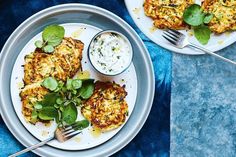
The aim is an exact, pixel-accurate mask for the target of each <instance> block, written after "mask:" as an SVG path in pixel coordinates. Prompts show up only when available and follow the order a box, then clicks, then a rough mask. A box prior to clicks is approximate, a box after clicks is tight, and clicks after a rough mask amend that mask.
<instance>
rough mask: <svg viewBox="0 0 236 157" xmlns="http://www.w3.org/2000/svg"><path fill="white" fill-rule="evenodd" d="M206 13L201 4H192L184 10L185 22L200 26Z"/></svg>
mask: <svg viewBox="0 0 236 157" xmlns="http://www.w3.org/2000/svg"><path fill="white" fill-rule="evenodd" d="M204 16H205V15H204V13H203V12H202V9H201V6H200V5H198V4H192V5H190V6H189V7H188V8H187V9H185V11H184V15H183V18H184V22H186V23H187V24H189V25H191V26H199V25H201V24H202V23H203V20H204Z"/></svg>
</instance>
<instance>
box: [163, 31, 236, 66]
mask: <svg viewBox="0 0 236 157" xmlns="http://www.w3.org/2000/svg"><path fill="white" fill-rule="evenodd" d="M162 36H163V37H164V38H165V39H166V40H168V41H169V42H170V43H171V44H173V45H174V46H175V47H177V48H180V49H182V48H184V47H187V46H188V47H193V48H197V49H199V50H201V51H204V52H205V53H207V54H209V55H212V56H215V57H217V58H219V59H222V60H224V61H226V62H229V63H232V64H234V65H236V62H234V61H232V60H229V59H227V58H225V57H223V56H220V55H218V54H216V53H214V52H212V51H210V50H208V49H205V48H203V47H200V46H198V45H195V44H193V43H191V42H189V41H188V37H187V36H186V35H184V34H183V33H181V32H179V31H176V30H172V29H168V30H166V31H165V32H164V35H162Z"/></svg>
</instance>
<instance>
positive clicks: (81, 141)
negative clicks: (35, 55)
mask: <svg viewBox="0 0 236 157" xmlns="http://www.w3.org/2000/svg"><path fill="white" fill-rule="evenodd" d="M62 26H63V27H64V28H65V36H66V37H72V38H74V39H79V40H81V41H82V42H83V43H84V50H83V59H82V69H83V71H89V73H90V77H91V78H94V79H95V80H100V81H115V82H116V83H118V84H120V85H123V84H125V85H126V91H127V93H128V95H127V97H126V101H127V103H128V106H129V116H130V115H131V113H132V111H133V108H134V105H135V100H136V95H137V76H136V72H135V68H134V65H133V64H131V66H130V67H129V68H128V69H127V70H126V71H125V72H123V73H122V74H120V75H117V76H113V77H108V76H104V75H101V74H100V73H98V72H97V71H96V70H95V69H93V67H92V65H91V64H90V62H89V59H88V56H87V49H88V45H89V43H90V41H91V39H92V38H93V37H94V36H95V35H96V34H97V33H98V32H100V31H101V29H100V28H97V27H94V26H91V25H87V24H82V23H66V24H62ZM41 35H42V32H41V33H39V34H37V35H36V36H34V37H33V38H32V39H31V40H30V41H29V42H28V43H27V44H26V45H25V47H24V48H23V49H22V50H21V52H20V54H19V56H18V58H17V60H16V62H15V65H14V67H13V71H12V76H11V96H12V102H13V106H14V109H15V111H16V114H17V116H18V117H19V119H20V121H21V123H22V124H23V125H24V126H25V127H26V128H27V130H28V131H29V132H30V133H31V134H32V135H33V136H35V137H36V138H38V139H39V140H45V139H47V138H48V137H51V136H53V134H54V130H55V129H56V123H55V122H52V123H51V125H50V126H45V125H44V124H42V123H40V122H38V123H36V125H33V124H31V123H27V122H26V121H25V119H24V116H23V114H22V103H21V100H20V97H19V93H20V88H21V87H22V85H23V82H22V79H23V77H24V71H23V70H24V68H23V67H22V65H24V56H25V55H27V54H29V53H30V52H33V51H34V50H35V46H34V42H35V41H36V40H41V38H42V37H41ZM79 113H80V111H79ZM129 116H128V117H127V119H128V118H129ZM82 119H84V117H83V116H82V115H81V114H79V115H78V117H77V120H82ZM127 119H126V121H127ZM122 126H123V125H122ZM122 126H121V127H119V128H118V129H115V130H112V131H109V132H105V133H101V134H100V135H98V133H93V129H92V127H89V128H87V129H84V130H83V131H82V133H81V134H79V135H77V136H76V137H75V138H72V139H70V140H69V141H66V142H64V143H59V142H58V141H57V140H54V141H52V142H50V143H49V145H50V146H53V147H56V148H60V149H65V150H82V149H88V148H92V147H95V146H97V145H99V144H102V143H104V142H106V141H107V140H109V139H110V138H112V137H113V136H114V135H115V134H116V133H117V132H118V131H119V130H120V129H121V128H122Z"/></svg>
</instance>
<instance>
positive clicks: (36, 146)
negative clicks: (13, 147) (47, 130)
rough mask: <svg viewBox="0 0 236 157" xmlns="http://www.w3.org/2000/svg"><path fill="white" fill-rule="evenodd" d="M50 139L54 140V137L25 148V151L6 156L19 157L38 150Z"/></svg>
mask: <svg viewBox="0 0 236 157" xmlns="http://www.w3.org/2000/svg"><path fill="white" fill-rule="evenodd" d="M52 139H54V137H51V138H48V139H46V140H44V141H42V142H40V143H38V144H35V145H32V146H30V147H28V148H25V149H23V150H21V151H19V152H16V153H15V154H12V155H10V156H8V157H16V156H19V155H21V154H24V153H26V152H28V151H31V150H34V149H36V148H38V147H41V146H43V145H45V144H46V143H48V142H49V141H51V140H52Z"/></svg>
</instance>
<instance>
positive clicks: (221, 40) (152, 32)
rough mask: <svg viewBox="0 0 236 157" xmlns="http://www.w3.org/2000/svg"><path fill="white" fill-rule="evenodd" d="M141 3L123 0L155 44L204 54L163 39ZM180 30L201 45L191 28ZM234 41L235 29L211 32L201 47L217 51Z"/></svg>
mask: <svg viewBox="0 0 236 157" xmlns="http://www.w3.org/2000/svg"><path fill="white" fill-rule="evenodd" d="M143 3H144V0H136V1H133V0H125V4H126V7H127V9H128V11H129V14H130V15H131V17H132V19H133V20H134V22H135V24H136V25H137V26H138V28H139V29H140V30H141V31H142V32H143V33H144V34H145V35H146V36H147V37H148V38H150V39H151V40H152V41H153V42H155V43H156V44H158V45H160V46H162V47H164V48H166V49H168V50H171V51H174V52H177V53H182V54H188V55H199V54H204V53H203V52H202V51H199V50H196V49H192V48H188V47H186V48H184V49H178V48H176V47H174V46H173V45H171V44H170V43H169V42H168V41H167V40H165V39H164V38H163V37H162V33H163V30H160V29H157V28H155V27H154V26H153V21H152V19H151V18H149V17H147V16H146V15H145V14H144V9H143ZM195 3H197V4H200V3H201V0H195ZM181 32H182V33H184V34H185V35H187V36H188V37H189V40H190V41H191V42H192V43H194V44H197V45H199V46H203V45H201V44H200V43H199V42H198V41H197V40H196V38H195V37H194V36H193V31H192V30H189V31H186V30H183V31H181ZM235 41H236V31H234V32H226V33H223V34H221V35H214V34H212V35H211V39H210V40H209V43H208V44H207V45H205V46H203V47H204V48H207V49H209V50H211V51H218V50H221V49H223V48H225V47H227V46H229V45H231V44H233V43H234V42H235Z"/></svg>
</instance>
